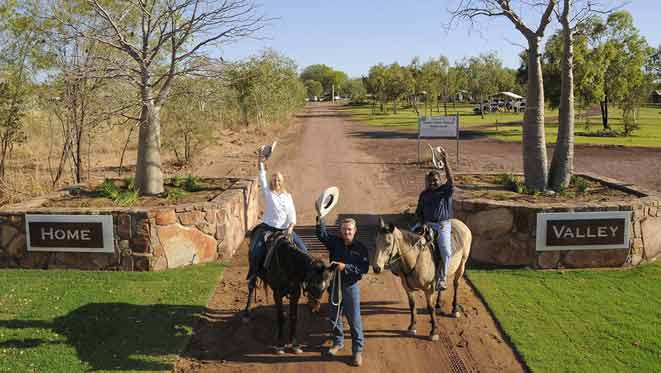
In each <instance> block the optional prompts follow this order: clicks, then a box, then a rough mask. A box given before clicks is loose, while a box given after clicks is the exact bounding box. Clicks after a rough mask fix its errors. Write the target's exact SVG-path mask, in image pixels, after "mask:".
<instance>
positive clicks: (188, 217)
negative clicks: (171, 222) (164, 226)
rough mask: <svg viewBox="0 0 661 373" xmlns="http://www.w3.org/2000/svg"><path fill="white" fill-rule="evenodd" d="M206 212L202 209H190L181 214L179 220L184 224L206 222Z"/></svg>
mask: <svg viewBox="0 0 661 373" xmlns="http://www.w3.org/2000/svg"><path fill="white" fill-rule="evenodd" d="M204 216H205V214H204V213H203V212H202V211H189V212H184V213H181V214H179V222H180V223H181V224H183V225H195V224H197V223H202V222H204Z"/></svg>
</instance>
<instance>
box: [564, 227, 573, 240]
mask: <svg viewBox="0 0 661 373" xmlns="http://www.w3.org/2000/svg"><path fill="white" fill-rule="evenodd" d="M562 237H563V238H574V232H572V230H571V229H565V234H564V235H563V236H562Z"/></svg>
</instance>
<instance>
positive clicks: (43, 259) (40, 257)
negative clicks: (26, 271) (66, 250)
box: [19, 251, 51, 269]
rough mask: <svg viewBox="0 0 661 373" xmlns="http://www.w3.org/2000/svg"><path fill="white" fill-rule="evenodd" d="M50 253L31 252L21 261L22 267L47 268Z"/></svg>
mask: <svg viewBox="0 0 661 373" xmlns="http://www.w3.org/2000/svg"><path fill="white" fill-rule="evenodd" d="M50 255H51V254H50V253H43V252H36V251H33V252H29V253H27V254H26V255H25V256H24V257H23V258H21V260H20V261H19V263H20V266H21V268H31V269H47V268H48V260H49V258H50Z"/></svg>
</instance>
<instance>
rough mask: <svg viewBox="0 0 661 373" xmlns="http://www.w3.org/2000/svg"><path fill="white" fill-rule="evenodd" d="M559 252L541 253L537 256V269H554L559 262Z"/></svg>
mask: <svg viewBox="0 0 661 373" xmlns="http://www.w3.org/2000/svg"><path fill="white" fill-rule="evenodd" d="M560 255H561V252H560V251H543V252H541V253H540V254H539V255H538V256H537V268H540V269H555V268H558V263H559V261H560Z"/></svg>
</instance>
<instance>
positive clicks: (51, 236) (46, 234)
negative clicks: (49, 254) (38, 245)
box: [41, 228, 53, 240]
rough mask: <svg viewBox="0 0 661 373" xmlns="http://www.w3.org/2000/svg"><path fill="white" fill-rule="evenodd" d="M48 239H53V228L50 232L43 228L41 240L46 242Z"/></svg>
mask: <svg viewBox="0 0 661 373" xmlns="http://www.w3.org/2000/svg"><path fill="white" fill-rule="evenodd" d="M46 237H49V238H50V239H51V240H52V239H53V228H49V229H48V230H45V229H44V228H41V239H42V240H45V239H46Z"/></svg>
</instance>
